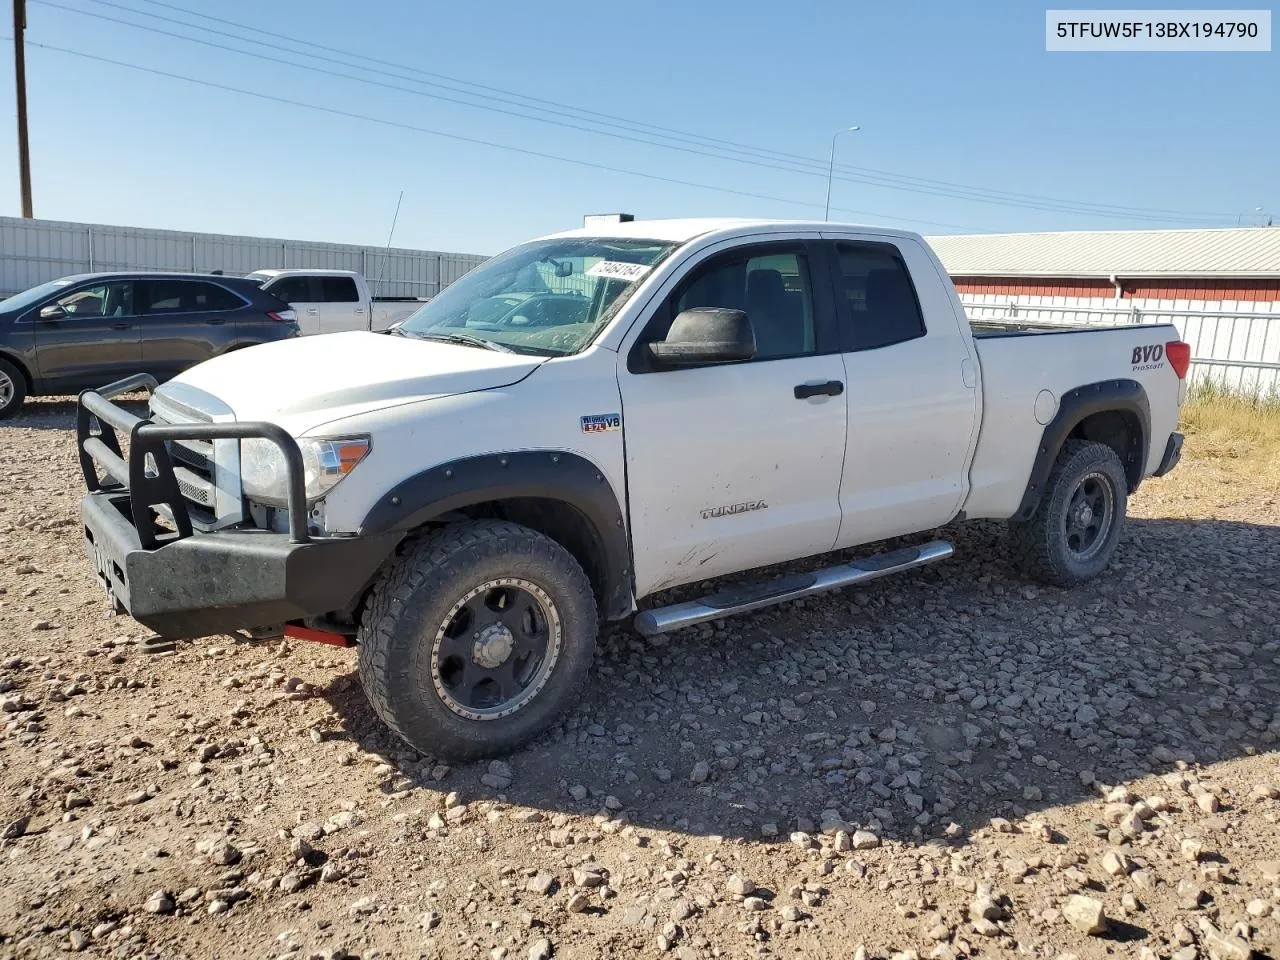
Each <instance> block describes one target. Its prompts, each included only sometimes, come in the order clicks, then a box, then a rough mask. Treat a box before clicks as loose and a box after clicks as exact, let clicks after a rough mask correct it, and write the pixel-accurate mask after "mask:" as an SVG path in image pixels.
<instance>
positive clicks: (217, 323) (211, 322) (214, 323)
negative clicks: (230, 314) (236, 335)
mask: <svg viewBox="0 0 1280 960" xmlns="http://www.w3.org/2000/svg"><path fill="white" fill-rule="evenodd" d="M226 322H227V321H226V320H218V319H212V320H206V321H205V323H207V324H208V325H209V326H211V327H219V326H222V324H224V323H226Z"/></svg>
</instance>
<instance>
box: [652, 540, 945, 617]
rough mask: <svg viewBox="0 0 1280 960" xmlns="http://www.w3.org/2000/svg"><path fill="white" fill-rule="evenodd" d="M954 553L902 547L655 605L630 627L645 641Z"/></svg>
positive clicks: (933, 544)
mask: <svg viewBox="0 0 1280 960" xmlns="http://www.w3.org/2000/svg"><path fill="white" fill-rule="evenodd" d="M954 552H955V550H954V548H953V547H952V546H951V544H950V543H948V542H947V541H945V540H933V541H930V542H929V543H926V544H922V545H921V546H918V547H904V548H903V549H901V550H893V551H891V552H889V553H879V554H876V555H875V556H872V557H863V558H862V559H861V560H855V561H853V563H842V564H839V565H837V566H834V567H824V568H823V569H821V570H814V571H812V572H810V573H798V574H794V575H792V576H789V577H781V578H779V579H777V580H761V581H757V582H756V583H745V584H738V585H735V586H732V587H726V588H725V589H724V590H721V591H719V592H717V593H713V594H710V595H709V596H705V597H701V598H699V599H697V600H690V601H689V602H688V603H676V604H672V605H671V606H669V607H658V608H657V609H656V610H645V611H643V612H641V613H638V614H636V618H635V628H636V630H637V631H639V632H640V633H642V634H644V635H645V636H646V637H651V636H654V635H655V634H659V633H666V632H668V631H669V630H679V629H680V628H681V627H691V626H693V625H694V624H696V623H706V622H707V621H708V620H719V619H721V618H722V617H730V616H733V615H734V614H735V613H746V612H747V611H748V610H759V609H760V608H761V607H768V606H771V605H773V604H775V603H782V602H783V601H785V600H796V599H799V598H800V597H808V596H812V595H813V594H815V593H826V592H827V591H828V590H839V589H840V588H841V587H851V586H853V585H854V584H857V583H866V582H867V581H869V580H878V579H879V578H880V577H887V576H889V575H890V574H893V573H901V572H902V571H903V570H910V569H912V568H913V567H922V566H924V565H925V564H926V563H934V562H936V561H938V560H945V559H947V557H949V556H951V554H953V553H954Z"/></svg>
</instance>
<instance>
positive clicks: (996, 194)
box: [33, 0, 1217, 223]
mask: <svg viewBox="0 0 1280 960" xmlns="http://www.w3.org/2000/svg"><path fill="white" fill-rule="evenodd" d="M33 2H43V3H44V4H45V5H46V6H50V7H56V8H58V9H62V10H66V11H69V12H72V13H77V14H80V15H84V16H90V17H94V18H97V19H102V20H106V21H109V22H114V23H118V24H121V25H124V26H128V27H132V28H134V29H139V30H144V31H148V32H151V33H157V34H160V35H162V36H167V37H171V38H174V39H179V40H185V41H187V42H190V43H197V44H201V45H204V46H208V47H212V48H215V49H220V50H225V51H228V52H231V53H236V54H239V55H241V56H246V57H254V58H257V59H264V60H265V59H270V62H272V63H276V64H279V63H280V62H281V61H279V60H278V58H275V57H272V58H266V57H263V56H261V55H259V54H255V53H253V52H251V51H247V50H243V49H240V48H237V47H231V46H227V45H225V44H220V43H216V42H213V41H209V40H203V39H200V38H197V37H189V36H185V35H183V34H178V33H173V32H172V31H168V30H163V29H160V28H157V27H152V26H147V25H144V24H138V23H133V22H131V21H128V20H121V19H119V18H116V17H112V16H109V15H106V14H101V13H95V12H92V11H88V10H83V9H80V8H77V7H70V6H66V5H64V4H61V3H57V2H55V0H33ZM90 2H94V3H99V4H102V5H105V6H109V7H113V8H116V9H119V10H123V11H126V12H129V13H132V14H134V15H135V16H141V17H147V18H151V19H158V20H162V21H165V22H169V23H174V24H177V25H179V26H182V27H184V28H186V29H189V30H198V31H201V32H205V33H212V34H216V35H218V36H223V37H228V38H230V39H233V40H236V41H238V42H240V43H249V44H254V45H256V46H263V47H268V48H269V49H270V50H272V52H273V53H278V52H279V44H280V41H281V40H284V41H285V42H288V43H292V44H294V45H295V46H315V47H318V48H320V49H325V50H331V51H334V52H338V53H340V54H341V55H342V56H345V57H357V56H358V55H357V54H354V53H350V52H347V51H341V50H339V49H338V48H334V47H328V46H325V45H323V44H317V43H313V42H312V41H301V40H297V39H294V38H290V37H287V36H284V37H282V36H280V35H277V34H274V33H272V34H267V32H266V31H263V30H260V29H258V28H255V27H250V26H247V25H244V24H240V23H237V22H235V21H230V20H225V19H223V18H219V17H213V16H211V15H208V14H202V13H198V12H196V11H190V10H186V9H185V8H182V7H178V6H176V5H173V4H168V3H163V2H161V0H146V2H149V3H155V4H157V5H159V6H162V7H165V8H168V9H173V10H178V11H181V12H183V13H186V14H188V15H193V16H198V17H202V18H204V19H208V20H212V21H215V22H219V23H225V24H229V25H232V26H235V27H237V29H241V30H248V31H252V32H256V33H262V34H266V35H269V36H271V37H272V41H271V42H270V43H265V42H263V41H260V40H256V39H253V38H251V37H243V36H239V35H236V34H232V33H228V32H227V31H222V30H215V29H213V28H209V27H202V26H199V25H198V24H193V23H190V22H187V21H182V20H177V19H175V18H172V17H165V16H162V15H160V14H155V13H150V12H148V11H142V10H138V9H136V8H133V7H128V6H125V5H123V4H119V3H115V2H112V0H90ZM309 56H312V57H313V58H315V59H320V60H322V61H326V62H329V63H336V64H338V65H340V66H343V67H345V68H347V69H358V70H362V71H365V72H374V73H380V74H383V75H385V76H390V77H393V78H395V79H398V80H407V81H408V82H410V83H417V84H421V85H424V86H433V87H441V88H443V89H446V90H449V91H450V92H454V93H461V94H462V95H463V96H466V97H470V98H473V99H480V100H495V99H497V102H500V103H506V104H508V105H514V106H516V107H518V108H520V109H522V110H523V109H541V110H544V111H545V109H546V108H542V107H529V106H527V105H526V104H521V103H517V102H515V101H512V100H510V99H505V100H503V99H498V98H494V97H491V96H487V95H482V94H476V93H473V92H471V91H469V90H458V89H457V88H456V87H442V85H441V84H436V83H430V82H427V81H422V80H418V79H415V78H412V77H408V78H406V77H402V76H399V75H397V74H395V73H391V72H389V71H386V70H383V69H380V68H377V67H371V66H368V65H366V64H363V63H362V64H358V65H354V64H348V63H344V62H342V61H338V60H335V59H333V58H331V57H322V56H318V55H315V54H309ZM285 65H286V66H291V67H294V68H296V69H304V70H308V71H311V72H315V73H319V74H322V75H326V76H333V77H337V78H340V79H345V80H351V81H354V82H357V83H365V84H370V85H374V86H379V87H383V88H387V89H392V90H396V91H399V92H403V93H409V94H412V95H416V96H423V97H428V98H431V99H437V100H443V101H446V102H451V103H457V104H461V105H463V106H467V107H471V108H475V109H482V110H487V111H490V112H496V113H501V114H505V115H508V116H514V117H518V118H520V119H525V120H532V121H535V122H540V123H548V124H553V125H556V126H561V127H566V128H569V129H573V130H577V131H580V132H585V133H590V134H594V135H597V136H607V137H613V138H616V139H623V140H628V141H631V142H636V143H642V144H645V145H647V146H656V147H660V148H663V149H670V150H678V151H681V152H685V153H691V154H695V155H699V156H704V157H709V158H711V159H716V160H730V161H733V162H737V163H744V164H749V165H753V166H759V167H763V168H768V169H773V170H779V171H781V172H785V173H795V174H802V175H808V176H825V170H824V169H822V168H823V167H825V164H822V163H819V162H818V161H814V160H811V159H808V158H805V157H800V156H798V155H795V154H785V153H781V152H779V151H771V150H762V149H761V148H755V147H748V146H745V145H739V144H733V143H732V142H730V141H716V140H715V139H714V138H703V137H699V139H701V140H705V141H706V142H707V143H710V144H716V143H721V144H724V145H725V147H723V148H721V149H720V150H719V151H718V152H710V151H708V150H706V149H701V148H700V147H701V146H702V145H698V146H688V145H681V144H673V143H656V142H654V141H653V140H652V139H649V138H650V137H652V136H658V137H661V138H663V139H668V140H670V139H676V138H684V140H685V143H686V144H687V143H689V142H691V141H690V140H689V139H688V137H689V136H698V135H685V134H683V133H681V132H679V131H669V132H665V133H655V134H645V135H636V131H630V132H622V133H615V132H609V131H605V130H598V129H593V128H591V127H585V126H582V125H581V123H573V122H568V121H565V120H554V119H549V118H547V117H544V116H536V115H530V114H528V113H523V112H518V110H511V109H506V108H504V107H501V106H493V105H492V103H485V102H480V103H476V102H473V101H472V100H460V99H458V98H457V97H451V96H445V95H442V94H438V93H427V92H425V91H422V90H412V89H408V88H405V87H402V86H398V85H396V84H389V83H385V82H383V81H378V80H372V79H369V78H368V77H361V76H355V75H352V74H348V73H338V72H335V71H332V70H326V69H324V68H322V67H316V66H313V65H311V64H306V63H295V62H291V61H286V62H285ZM401 69H403V70H408V71H413V72H418V73H422V74H424V75H428V76H433V77H444V75H442V74H433V73H429V72H428V71H420V70H417V69H416V68H412V67H401ZM445 79H448V80H450V81H451V82H453V83H461V84H467V83H469V82H468V81H460V80H456V79H455V78H447V77H446V78H445ZM474 86H478V87H482V88H483V89H488V90H495V91H499V90H500V88H493V87H487V86H484V85H479V84H476V85H474ZM501 92H502V93H504V94H505V95H508V96H515V97H520V98H522V99H525V100H529V101H531V102H533V103H547V104H552V105H554V106H557V107H566V105H564V104H557V103H556V102H555V101H543V100H539V99H538V98H531V97H527V96H525V95H523V94H510V93H509V92H508V91H501ZM566 109H569V110H577V111H579V112H581V113H585V114H588V115H589V116H603V117H607V118H609V119H610V120H619V121H620V122H618V123H613V122H609V123H607V124H606V125H608V126H614V127H620V126H622V124H624V123H633V124H635V123H636V122H634V121H622V120H621V118H613V117H610V115H607V114H594V113H593V112H592V111H584V110H582V109H581V108H572V107H566ZM551 112H554V113H558V114H559V115H561V116H573V114H566V113H565V112H564V111H563V110H554V111H551ZM574 119H582V118H579V117H574ZM585 122H587V123H596V124H599V123H601V122H602V121H599V120H593V119H589V118H588V119H586V120H585ZM638 125H640V126H646V127H650V128H652V129H656V130H663V129H664V128H660V127H654V125H650V124H638ZM624 129H625V128H624ZM725 148H727V149H730V150H732V151H734V152H736V153H743V152H745V151H752V152H754V153H756V154H764V155H772V156H776V157H779V158H785V159H782V160H773V159H758V158H757V157H750V156H748V157H744V156H732V155H726V154H725V153H724V152H723V149H725ZM800 165H803V166H800ZM841 169H856V170H864V169H869V168H847V167H845V166H844V165H842V167H841ZM838 179H841V180H844V181H847V182H851V183H858V184H862V185H871V186H877V187H882V188H885V189H892V190H899V191H905V192H910V193H917V194H922V195H929V196H938V197H945V198H948V199H959V200H963V201H966V202H975V203H986V204H996V205H1001V206H1011V207H1021V208H1025V209H1034V210H1044V211H1050V212H1055V213H1068V214H1074V215H1082V216H1094V217H1106V218H1113V219H1114V218H1128V219H1133V220H1145V221H1151V222H1160V223H1169V222H1175V223H1181V222H1189V221H1193V220H1199V219H1203V218H1206V217H1207V218H1209V220H1210V221H1211V222H1216V220H1217V218H1214V217H1211V215H1201V214H1189V213H1181V212H1178V211H1155V210H1152V211H1149V212H1143V211H1146V210H1147V208H1141V207H1133V208H1127V207H1113V206H1111V205H1106V204H1086V203H1081V202H1078V201H1065V200H1055V199H1053V198H1043V199H1030V200H1028V199H1021V198H1022V197H1034V196H1035V195H1019V194H1015V193H1012V192H1009V191H987V190H985V189H983V188H971V187H966V186H964V185H959V184H949V183H948V181H931V180H927V179H925V178H914V177H904V176H902V175H899V174H892V173H888V172H880V171H876V172H874V173H863V174H860V175H856V176H851V175H845V176H841V177H839V178H838ZM1165 214H1167V215H1165ZM921 222H925V221H921Z"/></svg>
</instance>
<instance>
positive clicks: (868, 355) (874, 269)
mask: <svg viewBox="0 0 1280 960" xmlns="http://www.w3.org/2000/svg"><path fill="white" fill-rule="evenodd" d="M827 252H828V255H829V257H830V262H831V267H832V276H833V279H834V282H835V297H836V304H837V310H838V313H839V316H840V323H841V338H842V350H843V361H844V371H845V382H846V384H847V389H846V391H845V399H846V403H847V405H848V414H849V430H848V448H847V450H846V452H845V458H844V476H843V479H842V480H841V485H840V509H841V515H842V519H841V524H840V535H839V537H838V539H837V542H836V545H837V546H838V547H847V546H853V545H856V544H861V543H869V542H872V541H875V540H881V539H884V538H886V537H892V536H898V535H901V534H906V533H912V532H916V531H920V530H929V529H932V528H934V527H937V526H941V525H942V524H944V523H947V522H948V521H950V520H952V519H953V518H954V517H955V514H956V512H957V511H958V510H959V508H960V504H961V503H962V502H963V499H964V495H965V493H966V491H967V489H968V463H969V458H970V453H971V451H972V449H973V444H974V440H975V433H976V428H977V418H978V411H979V391H978V378H977V366H976V363H975V362H974V359H973V358H972V357H971V356H970V348H971V342H970V340H969V339H968V337H967V336H965V335H964V333H963V332H962V331H961V329H960V326H959V323H958V321H957V318H956V316H955V310H954V309H953V307H952V304H951V299H950V297H949V296H947V290H946V287H945V286H944V280H943V278H942V277H941V276H939V275H938V269H937V267H935V265H934V262H933V258H932V257H930V256H929V255H928V253H927V252H926V251H925V250H924V248H923V247H922V246H921V245H920V244H919V243H918V242H916V241H914V240H910V239H906V238H899V237H895V238H889V237H886V238H883V239H878V238H853V237H851V238H849V239H836V240H835V241H834V242H833V243H831V244H829V245H828V246H827ZM913 278H918V281H919V282H916V280H915V279H913Z"/></svg>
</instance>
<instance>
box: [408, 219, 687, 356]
mask: <svg viewBox="0 0 1280 960" xmlns="http://www.w3.org/2000/svg"><path fill="white" fill-rule="evenodd" d="M675 247H676V245H675V244H674V243H664V242H662V241H660V240H623V239H618V238H608V237H573V238H567V239H562V240H539V241H537V242H534V243H527V244H524V245H523V246H519V247H515V248H514V249H512V250H508V251H507V252H506V253H503V254H500V255H499V256H497V257H494V258H493V259H492V260H488V261H486V262H485V263H482V264H481V265H480V266H478V267H476V268H475V269H474V270H472V271H471V272H470V273H468V274H467V275H466V276H465V277H463V278H462V279H461V280H459V281H457V282H456V283H453V284H451V285H450V286H448V287H446V288H445V289H444V290H443V291H441V293H440V294H439V295H438V296H436V297H435V298H434V299H433V300H431V302H430V303H427V304H424V305H423V306H422V307H420V308H419V309H418V310H416V311H415V312H414V313H412V314H411V315H410V316H409V317H408V318H406V319H405V321H404V323H402V324H401V325H400V326H399V328H398V332H399V333H401V334H404V335H406V336H411V337H412V336H417V337H424V336H425V337H441V338H447V337H449V336H451V335H452V336H458V335H462V336H465V337H469V338H474V339H478V340H482V341H488V342H489V343H490V344H498V345H499V346H501V347H506V348H507V349H509V350H514V351H515V352H517V353H532V354H540V355H542V356H564V355H566V354H570V353H577V352H578V351H579V350H581V349H582V348H583V347H585V346H586V345H587V344H588V343H590V342H591V340H592V339H593V338H594V337H595V335H596V334H597V333H599V332H600V331H601V330H602V329H604V326H605V324H607V323H608V322H609V320H610V319H611V318H612V317H613V315H614V314H615V313H617V312H618V310H619V309H621V307H622V305H623V304H624V303H626V302H627V298H628V297H630V296H631V293H632V292H633V291H634V290H635V288H636V285H637V284H638V283H639V282H640V281H641V280H643V279H644V278H645V277H646V276H647V275H648V273H649V271H650V270H652V269H653V268H654V267H655V266H657V264H658V263H660V262H661V261H662V260H663V258H665V257H666V256H667V255H668V254H669V253H671V251H672V250H674V249H675Z"/></svg>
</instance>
